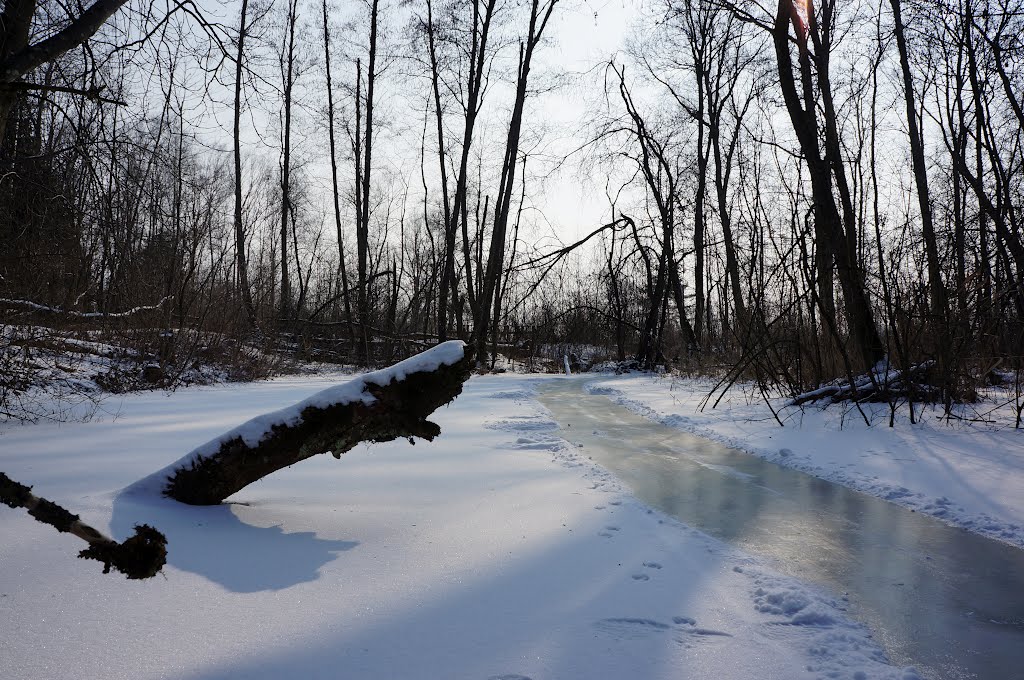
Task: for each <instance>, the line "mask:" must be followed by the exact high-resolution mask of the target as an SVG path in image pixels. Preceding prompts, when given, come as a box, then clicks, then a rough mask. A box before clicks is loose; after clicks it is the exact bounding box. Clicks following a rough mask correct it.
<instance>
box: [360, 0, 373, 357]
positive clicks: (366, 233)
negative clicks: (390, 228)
mask: <svg viewBox="0 0 1024 680" xmlns="http://www.w3.org/2000/svg"><path fill="white" fill-rule="evenodd" d="M378 9H379V0H372V3H371V5H370V46H369V47H370V49H369V60H368V63H367V67H366V112H365V115H364V119H365V120H364V133H363V134H364V140H363V145H362V151H363V168H362V172H361V173H360V174H359V181H361V183H362V184H361V186H359V187H357V191H359V192H360V194H361V195H360V207H361V208H362V212H361V214H360V215H359V217H358V220H359V224H358V227H357V230H356V250H357V252H356V256H357V276H358V281H357V285H358V289H357V291H356V308H357V309H356V313H357V314H358V317H359V333H360V336H359V358H360V360H361V361H362V362H363V363H367V362H369V360H370V303H369V299H370V298H369V290H368V287H369V284H370V281H369V272H368V256H369V250H370V245H369V244H370V186H371V184H370V177H371V174H372V171H373V113H374V111H373V106H374V101H373V95H374V85H375V81H376V78H377V12H378ZM357 69H358V66H357ZM356 98H357V99H358V90H357V94H356ZM357 116H358V109H357ZM358 162H359V159H358V155H357V158H356V163H358Z"/></svg>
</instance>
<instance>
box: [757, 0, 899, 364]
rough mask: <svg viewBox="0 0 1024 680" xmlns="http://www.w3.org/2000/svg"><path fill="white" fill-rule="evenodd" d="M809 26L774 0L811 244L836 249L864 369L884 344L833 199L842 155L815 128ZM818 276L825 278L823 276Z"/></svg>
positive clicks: (786, 1)
mask: <svg viewBox="0 0 1024 680" xmlns="http://www.w3.org/2000/svg"><path fill="white" fill-rule="evenodd" d="M807 12H808V15H809V16H813V7H812V6H811V5H810V4H808V5H807ZM790 24H792V25H793V27H794V28H795V30H796V32H797V45H798V49H799V56H800V73H801V82H802V85H803V102H804V103H803V105H801V103H800V101H801V100H800V95H799V94H798V93H797V87H796V81H795V78H794V76H793V66H792V59H791V57H790V53H789V26H790ZM813 27H814V23H813V20H812V21H809V22H808V24H806V25H805V23H804V20H803V18H802V17H801V16H800V14H799V13H797V11H796V9H795V7H794V6H793V2H792V0H779V5H778V11H777V13H776V16H775V25H774V29H773V31H772V35H773V38H774V42H775V55H776V59H777V62H778V70H779V83H780V85H781V88H782V94H783V97H784V99H785V103H786V109H787V111H788V113H789V116H790V119H791V121H792V123H793V129H794V130H795V132H796V135H797V138H798V140H799V142H800V148H801V151H802V154H803V157H804V159H805V160H806V161H807V166H808V170H809V172H810V178H811V194H812V200H813V201H814V223H815V237H816V238H815V243H816V246H818V247H819V248H822V247H823V246H825V245H826V244H831V246H832V247H833V248H834V249H835V256H834V257H835V266H836V271H837V273H838V275H839V282H840V285H841V286H842V289H843V298H844V303H845V311H846V322H847V326H848V328H849V332H850V336H851V339H852V340H853V343H854V346H855V347H856V350H857V353H858V354H859V359H860V361H859V362H858V363H859V368H860V369H863V370H865V371H866V370H868V369H870V368H871V367H872V366H873V365H874V364H875V363H877V362H878V361H879V360H881V359H882V358H883V357H884V356H885V346H884V345H883V344H882V340H881V337H880V336H879V334H878V329H877V328H876V327H875V321H874V314H873V312H872V310H871V305H870V302H869V300H868V297H867V292H866V291H865V289H864V282H863V279H862V277H861V276H860V274H859V268H858V264H857V262H856V250H854V249H852V248H851V242H850V239H849V237H848V234H847V229H844V228H843V222H842V218H841V217H840V215H839V211H838V209H837V208H836V204H835V199H834V197H833V191H832V189H833V185H832V171H833V168H834V167H835V166H836V164H841V163H842V159H841V158H840V159H833V160H831V162H830V160H829V159H828V158H825V157H822V155H821V150H820V149H821V147H820V144H819V140H818V129H819V127H818V120H817V113H816V110H815V101H814V97H813V80H812V78H813V76H812V73H811V64H810V56H809V51H808V46H807V36H808V33H809V32H811V30H812V28H813ZM818 58H819V69H820V68H822V67H821V63H822V62H821V55H818ZM825 63H827V62H825ZM818 75H819V79H818V86H819V88H820V89H822V90H825V89H827V88H828V80H827V78H823V77H822V75H823V74H822V73H821V72H820V70H819V74H818ZM830 125H831V126H834V121H832V122H831V123H829V124H827V125H826V128H828V127H829V126H830ZM829 151H830V155H833V154H832V152H833V149H831V148H830V149H829ZM850 228H852V225H851V226H850ZM822 257H823V252H822V251H821V250H819V252H818V260H819V261H818V262H817V269H818V275H819V281H818V285H819V290H818V299H819V307H820V311H821V313H822V316H823V317H825V321H826V322H827V325H828V327H830V328H835V326H836V324H835V313H834V305H833V304H832V301H831V300H830V298H829V296H830V295H831V288H830V285H829V284H830V282H831V280H832V278H831V277H832V266H833V263H832V256H831V255H829V258H828V261H826V262H823V261H821V260H822ZM823 278H824V279H825V280H822V279H823Z"/></svg>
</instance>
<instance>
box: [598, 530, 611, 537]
mask: <svg viewBox="0 0 1024 680" xmlns="http://www.w3.org/2000/svg"><path fill="white" fill-rule="evenodd" d="M597 535H598V536H600V537H601V538H611V537H612V536H614V535H615V534H612V533H609V532H607V531H598V532H597Z"/></svg>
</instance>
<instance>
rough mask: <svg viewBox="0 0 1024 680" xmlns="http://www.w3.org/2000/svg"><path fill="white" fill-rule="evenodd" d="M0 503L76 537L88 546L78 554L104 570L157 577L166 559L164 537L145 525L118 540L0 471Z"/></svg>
mask: <svg viewBox="0 0 1024 680" xmlns="http://www.w3.org/2000/svg"><path fill="white" fill-rule="evenodd" d="M0 502H2V503H3V504H4V505H7V506H9V507H11V508H25V509H26V510H28V514H29V515H31V516H32V517H34V518H35V519H36V520H38V521H40V522H42V523H43V524H49V525H50V526H52V527H53V528H54V529H56V530H57V531H60V532H62V533H69V534H72V535H73V536H77V537H78V538H80V539H82V540H83V541H85V542H86V543H88V544H89V547H88V548H86V549H85V550H82V551H81V552H80V553H78V556H79V557H81V558H85V559H90V560H98V561H100V562H102V563H103V573H104V574H107V573H110V569H111V567H113V568H114V569H115V570H117V571H119V572H121V573H122V574H124V575H125V576H127V577H128V578H132V579H143V578H150V577H152V576H156V575H157V574H158V573H159V572H160V570H161V569H162V568H163V566H164V564H165V563H166V562H167V538H166V537H164V535H163V534H162V533H160V532H159V531H157V530H156V529H154V528H153V527H151V526H148V525H146V524H141V525H136V526H135V534H134V535H132V536H131V537H129V538H128V539H126V540H125V541H124V543H118V542H117V541H115V540H114V539H112V538H109V537H108V536H105V535H103V534H101V533H100V532H99V531H97V530H96V529H93V528H92V527H91V526H89V525H88V524H85V523H84V522H82V520H81V519H79V517H78V515H73V514H71V512H69V511H68V510H66V509H64V508H62V507H61V506H59V505H57V504H56V503H54V502H52V501H48V500H46V499H45V498H40V497H39V496H36V495H34V494H33V493H32V487H29V486H25V485H24V484H20V483H19V482H16V481H14V480H13V479H11V478H10V477H8V476H7V475H5V474H4V473H2V472H0Z"/></svg>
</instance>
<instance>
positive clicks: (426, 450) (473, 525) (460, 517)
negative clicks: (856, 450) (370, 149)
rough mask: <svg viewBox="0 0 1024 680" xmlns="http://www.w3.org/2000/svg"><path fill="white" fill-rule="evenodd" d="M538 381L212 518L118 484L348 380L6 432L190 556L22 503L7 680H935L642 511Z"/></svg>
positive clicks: (13, 464)
mask: <svg viewBox="0 0 1024 680" xmlns="http://www.w3.org/2000/svg"><path fill="white" fill-rule="evenodd" d="M535 379H536V378H525V377H520V376H486V377H474V378H472V379H471V380H470V381H469V382H468V383H467V386H466V390H465V392H464V394H463V395H462V396H461V397H459V398H458V399H457V400H456V401H455V402H454V403H453V404H452V405H451V406H449V407H447V408H444V409H442V410H440V411H439V412H438V413H437V414H436V416H435V420H436V421H437V422H438V423H439V424H440V425H441V428H442V435H441V436H440V437H438V438H437V440H435V441H434V442H432V443H424V442H420V443H418V444H417V445H416V446H410V445H409V444H408V443H407V442H392V443H389V444H381V445H373V446H363V447H358V448H357V449H355V450H353V451H350V452H349V453H347V454H345V455H344V456H343V457H342V458H341V460H340V461H336V460H334V459H333V458H331V457H329V456H318V457H316V458H314V459H311V460H309V461H305V462H304V463H302V464H300V465H297V466H294V467H293V468H290V469H287V470H284V471H282V472H280V473H277V474H275V475H272V476H271V477H268V478H267V479H264V480H262V481H261V482H259V483H257V484H255V485H253V486H250V487H248V488H246V489H245V490H243V491H242V492H240V493H238V494H236V496H235V497H233V499H232V500H233V501H235V502H234V503H233V504H230V505H223V506H219V507H208V508H197V507H186V506H182V505H179V504H176V503H173V502H171V501H165V500H160V499H155V498H149V499H147V498H139V497H138V496H133V495H131V494H120V490H121V489H123V488H124V487H125V486H127V485H129V484H131V483H132V482H134V481H136V480H138V479H141V478H143V477H145V476H146V475H148V474H149V473H151V472H153V471H154V470H157V469H159V468H161V467H162V466H164V465H166V464H167V463H168V462H170V461H173V460H175V459H177V458H179V457H180V456H181V455H182V454H183V453H185V452H187V451H189V450H191V449H193V448H195V447H196V446H198V445H199V444H201V443H202V442H204V441H206V440H209V439H211V438H213V437H215V436H217V435H219V434H220V433H222V432H224V431H226V430H229V429H230V428H232V427H234V426H236V425H238V424H239V423H241V422H243V421H245V420H247V419H249V418H252V417H253V416H256V415H258V414H260V413H264V412H267V411H273V410H276V409H279V408H281V407H282V406H287V405H289V404H291V403H294V402H296V401H299V400H301V399H304V398H306V397H309V396H310V395H311V394H313V393H315V392H317V391H319V390H321V389H323V388H324V387H325V385H326V384H327V383H328V379H327V378H318V379H312V378H308V377H305V378H289V379H281V380H277V381H274V382H267V383H258V384H248V385H239V384H233V385H222V386H217V387H207V388H192V389H188V390H181V391H178V392H176V393H174V394H170V395H165V394H162V393H149V394H137V395H131V396H128V397H126V398H124V399H123V400H120V399H119V400H117V401H113V400H110V401H108V402H106V404H105V405H106V407H107V408H108V409H109V413H108V415H107V416H105V417H95V418H94V419H93V420H92V421H90V422H86V423H74V424H54V423H47V424H39V425H27V426H7V427H6V429H5V430H4V431H3V432H2V433H0V470H3V471H4V472H6V473H7V474H9V475H10V476H12V477H13V478H15V479H17V480H19V481H22V482H24V483H28V484H34V485H35V490H36V492H37V493H38V494H40V495H43V496H45V497H48V498H52V499H53V500H56V501H58V502H61V503H62V504H64V505H65V506H67V507H68V508H69V509H71V510H72V511H73V512H77V513H79V514H81V515H82V518H83V520H85V521H86V522H88V523H91V524H93V525H95V526H97V527H100V528H109V529H110V530H111V531H112V533H113V534H114V535H115V537H116V538H119V539H120V538H123V537H124V536H126V535H128V533H130V530H131V526H132V525H133V524H134V523H137V522H148V523H151V524H153V525H155V526H156V527H158V528H159V529H161V530H162V531H164V532H165V533H166V534H167V536H168V539H169V545H168V548H169V563H168V566H167V567H166V568H165V570H164V575H163V576H158V577H157V578H155V579H151V580H149V581H141V582H139V581H127V580H125V579H123V578H121V577H120V576H117V575H103V574H101V573H100V569H99V568H98V567H97V565H96V564H94V563H92V562H86V561H82V560H77V559H75V558H74V554H75V552H76V551H77V550H78V549H79V548H80V547H81V546H80V545H79V544H78V542H77V540H76V539H74V538H72V537H69V536H67V535H60V534H57V533H56V532H55V531H53V530H52V529H51V528H49V527H45V526H43V525H41V524H38V523H36V522H34V521H32V520H31V519H29V518H28V517H27V516H26V515H25V513H24V512H23V511H20V510H18V511H11V510H8V509H6V508H0V510H2V511H0V536H2V537H3V550H2V551H0V676H2V677H5V678H6V677H10V678H19V679H22V680H30V679H34V678H40V679H41V678H46V679H55V678H76V679H77V678H109V679H114V678H131V679H133V680H134V679H146V678H193V679H198V678H229V677H233V678H282V677H289V678H353V679H360V680H362V679H375V678H386V679H391V678H401V679H403V680H406V679H416V678H423V679H424V680H438V679H461V678H466V679H474V680H476V679H479V680H494V679H504V680H523V679H524V678H532V680H542V679H552V680H573V679H576V678H579V679H583V678H587V679H589V680H595V679H596V680H602V679H612V678H615V679H621V678H637V679H641V680H646V679H656V678H666V679H667V678H673V679H679V678H694V679H697V678H700V679H711V678H729V679H742V678H757V679H759V680H760V679H766V678H780V679H782V678H785V679H790V678H824V677H828V678H847V679H858V680H862V679H864V678H899V679H901V680H910V679H911V678H916V677H917V675H916V674H915V673H914V672H913V671H912V670H910V669H899V668H893V667H891V666H888V665H886V664H885V659H884V657H883V654H882V652H881V651H880V649H879V647H878V646H877V645H876V644H875V642H874V641H873V639H872V638H871V636H870V634H869V632H868V631H867V630H866V629H865V628H864V627H862V626H860V625H858V624H856V623H853V622H851V621H849V620H848V619H847V618H846V617H845V615H844V613H843V611H842V607H841V606H840V605H841V601H839V604H838V605H837V603H836V602H835V601H833V599H832V596H830V595H829V594H827V593H823V592H821V591H819V590H817V589H815V588H812V587H809V586H806V585H802V584H801V583H799V582H797V581H794V580H792V579H790V578H786V577H782V576H780V575H778V574H777V573H775V572H773V571H772V570H771V569H769V568H768V567H766V566H765V565H764V564H763V563H760V562H759V561H758V560H757V559H755V558H753V557H751V556H749V555H744V554H742V553H740V552H738V551H736V550H734V549H732V548H730V547H728V546H726V545H724V544H722V543H721V542H719V541H716V540H714V539H712V538H710V537H708V536H706V535H704V534H702V533H700V532H697V531H695V530H692V529H689V528H687V527H685V526H683V525H681V524H679V523H678V522H676V521H674V520H672V519H670V518H668V517H666V516H664V515H661V514H660V513H658V512H654V511H652V510H650V509H648V508H646V507H645V506H643V505H642V504H641V503H639V502H638V501H636V500H635V499H633V498H632V497H630V496H629V495H628V494H627V493H626V492H625V491H624V490H623V489H622V487H621V486H619V485H618V484H617V483H616V482H615V481H614V480H613V479H611V478H610V475H609V474H608V473H607V472H606V471H604V470H602V469H600V468H598V467H596V466H595V465H594V464H593V463H591V462H590V461H589V459H587V458H586V456H585V455H584V454H583V453H581V452H580V451H579V450H577V449H574V448H572V447H569V446H567V445H566V443H565V442H564V441H562V440H561V439H559V438H558V436H557V433H556V425H555V423H554V422H553V421H552V420H551V419H550V416H549V415H548V414H547V413H546V412H545V410H544V409H543V408H542V407H541V406H540V405H539V404H538V403H537V402H536V401H534V400H533V398H532V395H533V392H532V388H531V384H532V383H531V381H532V380H535ZM636 385H637V386H638V387H637V390H636V391H637V392H639V389H640V387H642V386H643V383H642V382H640V381H637V382H636ZM617 386H619V387H622V388H627V387H628V386H627V385H624V384H622V383H617ZM628 389H630V390H633V388H632V387H628ZM645 389H647V390H648V391H649V392H650V394H651V395H655V394H660V395H663V398H667V399H671V396H664V395H670V393H669V392H668V391H667V390H665V389H663V388H662V387H661V386H659V385H654V384H652V385H650V386H649V387H647V388H645ZM630 394H633V392H632V391H631V392H630ZM643 394H646V392H645V393H643ZM639 396H642V394H639V395H638V397H639ZM773 434H774V431H773ZM793 455H794V456H796V455H798V454H796V453H794V454H793ZM801 455H802V454H801Z"/></svg>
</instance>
